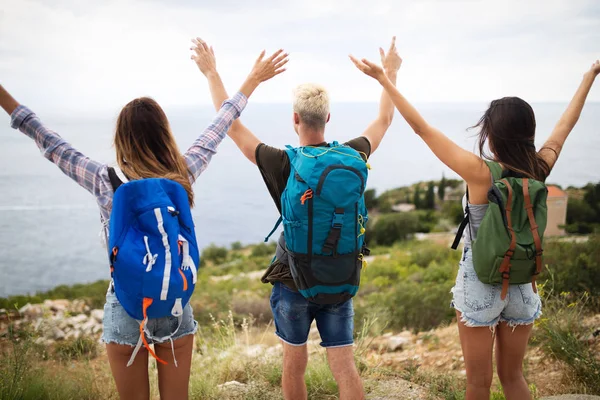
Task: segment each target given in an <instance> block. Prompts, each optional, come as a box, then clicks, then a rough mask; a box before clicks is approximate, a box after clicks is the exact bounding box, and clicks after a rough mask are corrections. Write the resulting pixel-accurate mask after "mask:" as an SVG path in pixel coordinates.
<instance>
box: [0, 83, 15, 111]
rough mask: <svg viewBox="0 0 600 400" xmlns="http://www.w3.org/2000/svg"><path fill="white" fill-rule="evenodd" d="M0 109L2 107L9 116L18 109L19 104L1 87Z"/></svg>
mask: <svg viewBox="0 0 600 400" xmlns="http://www.w3.org/2000/svg"><path fill="white" fill-rule="evenodd" d="M0 107H2V108H3V109H4V111H6V113H7V114H8V115H11V114H12V113H13V112H14V111H15V110H16V109H17V107H19V102H18V101H16V100H15V99H14V98H13V97H12V96H11V95H10V93H8V92H7V91H6V89H4V87H3V86H2V85H0Z"/></svg>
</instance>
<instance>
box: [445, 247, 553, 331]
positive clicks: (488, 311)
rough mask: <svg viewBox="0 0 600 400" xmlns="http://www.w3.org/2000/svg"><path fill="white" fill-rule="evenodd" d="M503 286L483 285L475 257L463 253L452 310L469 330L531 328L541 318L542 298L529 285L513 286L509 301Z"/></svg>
mask: <svg viewBox="0 0 600 400" xmlns="http://www.w3.org/2000/svg"><path fill="white" fill-rule="evenodd" d="M501 292H502V285H488V284H485V283H482V282H481V281H480V280H479V279H478V278H477V274H476V273H475V268H474V266H473V254H472V252H471V250H470V249H469V248H465V249H464V251H463V257H462V260H461V262H460V265H459V269H458V276H457V277H456V284H455V285H454V287H453V288H452V294H453V295H454V298H453V300H452V304H451V306H452V307H454V308H455V309H456V310H457V311H459V312H460V313H461V314H462V318H461V320H462V322H463V323H464V324H465V325H466V326H469V327H479V326H489V327H491V328H493V327H495V326H496V325H498V323H499V322H506V323H507V324H508V325H509V326H511V327H515V326H517V325H530V324H533V322H534V321H535V320H536V319H537V318H539V317H540V315H542V302H541V300H540V296H539V295H538V294H537V293H535V292H534V291H533V287H532V286H531V284H530V283H527V284H524V285H510V286H509V289H508V293H507V295H506V298H505V299H504V300H502V299H501V298H500V294H501Z"/></svg>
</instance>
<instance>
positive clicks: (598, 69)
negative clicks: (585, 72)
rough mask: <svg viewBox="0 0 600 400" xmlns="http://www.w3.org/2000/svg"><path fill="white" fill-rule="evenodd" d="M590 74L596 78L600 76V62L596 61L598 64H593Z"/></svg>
mask: <svg viewBox="0 0 600 400" xmlns="http://www.w3.org/2000/svg"><path fill="white" fill-rule="evenodd" d="M589 72H590V73H591V74H592V75H594V76H598V74H600V60H596V62H595V63H593V64H592V67H591V68H590V71H589Z"/></svg>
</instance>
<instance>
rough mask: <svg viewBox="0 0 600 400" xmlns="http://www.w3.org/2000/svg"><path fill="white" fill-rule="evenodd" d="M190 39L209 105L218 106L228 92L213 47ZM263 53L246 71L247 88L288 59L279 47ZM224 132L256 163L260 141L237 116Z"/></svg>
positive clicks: (274, 72)
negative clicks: (207, 90) (202, 77)
mask: <svg viewBox="0 0 600 400" xmlns="http://www.w3.org/2000/svg"><path fill="white" fill-rule="evenodd" d="M192 42H193V46H192V48H191V50H193V51H194V54H193V55H192V59H193V60H194V61H195V62H196V64H197V65H198V68H199V69H200V71H201V72H202V73H203V74H204V75H205V76H206V79H207V80H208V86H209V89H210V94H211V97H212V101H213V105H214V107H215V109H219V107H220V106H221V104H222V103H223V101H224V99H227V97H228V96H227V91H226V90H225V86H224V85H223V81H222V80H221V77H220V76H219V73H218V72H217V65H216V59H215V53H214V50H213V48H212V46H211V47H208V45H207V44H206V43H205V42H204V41H203V40H202V39H200V38H196V39H193V40H192ZM264 56H265V52H264V51H263V52H262V53H261V54H260V56H259V57H258V59H257V60H256V62H255V64H254V67H253V68H252V71H251V72H250V75H248V78H247V79H246V82H245V83H244V85H245V86H246V85H247V86H248V88H251V87H252V86H253V82H257V81H258V82H263V81H265V80H268V79H271V78H272V77H273V76H275V75H279V74H280V73H282V72H284V71H285V68H283V66H284V65H285V64H286V63H287V62H288V60H287V58H286V57H287V56H288V54H286V53H283V50H278V51H277V52H275V53H274V54H273V55H272V56H271V57H268V58H266V59H265V58H264ZM242 87H244V86H242ZM228 135H229V137H231V139H232V140H233V141H234V142H235V144H236V145H237V146H238V148H239V149H240V150H241V152H242V153H243V154H244V155H245V156H246V158H248V159H249V160H250V161H252V162H253V163H254V164H256V155H255V154H256V148H257V147H258V145H259V144H260V143H261V141H260V140H259V139H258V138H257V137H256V136H255V135H254V134H253V133H252V132H251V131H250V130H249V129H248V128H246V127H245V126H244V125H243V124H242V123H241V121H240V120H239V119H237V120H235V121H234V122H233V124H232V125H231V128H230V129H229V131H228Z"/></svg>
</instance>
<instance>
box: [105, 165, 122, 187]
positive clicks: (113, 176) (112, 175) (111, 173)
mask: <svg viewBox="0 0 600 400" xmlns="http://www.w3.org/2000/svg"><path fill="white" fill-rule="evenodd" d="M107 170H108V178H109V179H110V185H111V186H112V188H113V192H116V191H117V189H118V188H119V186H121V185H122V184H123V181H121V178H119V175H117V171H115V169H114V168H113V167H108V168H107Z"/></svg>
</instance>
